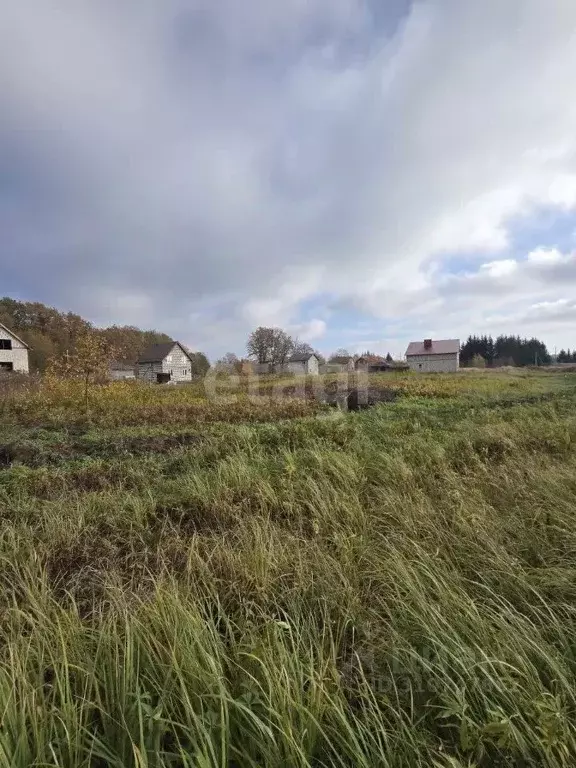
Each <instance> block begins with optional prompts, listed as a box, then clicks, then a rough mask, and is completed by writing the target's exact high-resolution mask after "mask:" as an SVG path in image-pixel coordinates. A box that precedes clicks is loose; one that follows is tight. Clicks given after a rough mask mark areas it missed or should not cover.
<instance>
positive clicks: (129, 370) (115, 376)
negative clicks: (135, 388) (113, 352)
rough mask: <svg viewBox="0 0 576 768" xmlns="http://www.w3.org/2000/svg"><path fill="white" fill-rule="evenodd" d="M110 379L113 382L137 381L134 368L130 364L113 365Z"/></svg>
mask: <svg viewBox="0 0 576 768" xmlns="http://www.w3.org/2000/svg"><path fill="white" fill-rule="evenodd" d="M110 378H111V379H112V380H113V381H123V380H124V379H135V378H136V374H135V373H134V366H133V365H130V363H111V365H110Z"/></svg>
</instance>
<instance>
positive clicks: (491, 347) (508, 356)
mask: <svg viewBox="0 0 576 768" xmlns="http://www.w3.org/2000/svg"><path fill="white" fill-rule="evenodd" d="M551 362H552V358H551V355H550V353H549V352H548V349H547V347H546V344H544V342H543V341H540V340H539V339H536V338H531V339H526V338H520V336H504V335H502V336H497V337H496V339H493V338H492V336H469V337H468V338H467V340H466V341H465V342H464V344H462V346H461V348H460V364H461V365H473V366H475V367H479V366H482V365H486V366H487V367H496V366H500V365H514V366H526V365H550V363H551ZM559 362H560V361H559Z"/></svg>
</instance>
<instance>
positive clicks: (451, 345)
mask: <svg viewBox="0 0 576 768" xmlns="http://www.w3.org/2000/svg"><path fill="white" fill-rule="evenodd" d="M459 351H460V339H438V340H437V341H436V340H433V341H432V346H431V347H428V348H426V347H425V346H424V341H411V342H410V344H408V349H407V350H406V357H409V356H410V355H454V354H456V352H459Z"/></svg>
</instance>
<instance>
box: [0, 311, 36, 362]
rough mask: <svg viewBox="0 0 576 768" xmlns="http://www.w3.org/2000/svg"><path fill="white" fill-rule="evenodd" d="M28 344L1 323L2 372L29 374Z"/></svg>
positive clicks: (0, 353)
mask: <svg viewBox="0 0 576 768" xmlns="http://www.w3.org/2000/svg"><path fill="white" fill-rule="evenodd" d="M28 349H29V347H28V344H26V343H25V342H23V341H22V339H20V338H18V336H16V334H15V333H14V332H13V331H11V330H9V329H8V328H6V326H5V325H2V323H0V371H15V372H17V373H28V372H29V367H28Z"/></svg>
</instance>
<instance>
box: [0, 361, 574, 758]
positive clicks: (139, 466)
mask: <svg viewBox="0 0 576 768" xmlns="http://www.w3.org/2000/svg"><path fill="white" fill-rule="evenodd" d="M468 375H471V374H463V376H468ZM472 376H474V375H473V374H472ZM480 376H485V379H483V381H495V380H496V381H500V380H499V379H495V378H494V376H493V375H492V374H488V373H486V374H478V377H480ZM512 378H513V377H512V375H510V376H507V377H506V382H509V380H511V379H512ZM517 378H518V379H519V380H521V385H520V387H510V386H509V385H508V383H507V384H506V386H504V385H502V384H501V383H498V384H495V385H494V387H493V388H492V389H490V388H487V389H482V390H480V389H477V390H475V391H471V390H470V389H467V388H466V387H463V385H462V384H461V383H460V378H457V379H456V381H457V382H458V383H456V384H454V382H453V381H451V380H450V379H449V378H448V377H440V378H439V381H440V384H438V381H437V383H436V384H435V385H434V386H437V387H442V386H445V387H446V390H447V391H448V392H450V394H449V396H447V397H444V396H433V395H430V394H427V395H426V396H422V395H414V396H412V395H410V394H405V396H404V397H402V398H400V399H399V400H397V401H396V402H395V403H393V404H385V405H382V406H378V407H376V408H373V409H370V410H368V411H364V412H362V413H359V414H349V415H346V416H344V415H341V414H339V413H337V412H335V411H332V410H330V411H322V412H320V413H319V414H318V415H316V416H314V415H309V416H304V417H293V414H290V416H291V418H287V419H280V420H275V421H268V422H265V421H260V420H259V419H254V418H252V417H251V416H250V418H249V419H248V420H246V421H245V422H244V423H241V422H239V423H226V422H225V421H213V422H209V423H202V424H200V423H188V424H161V423H158V422H157V420H154V419H151V420H150V421H149V422H147V423H146V424H145V425H140V426H138V425H134V426H130V423H131V422H129V423H128V424H127V425H124V426H121V427H120V426H115V425H113V424H107V423H106V421H105V420H104V421H102V422H100V423H98V422H97V423H95V424H93V425H85V426H83V427H82V428H75V429H68V428H67V427H66V425H65V424H64V425H62V426H60V424H59V422H58V420H56V419H51V418H50V414H49V413H48V418H47V419H46V418H44V419H43V423H42V424H39V425H35V426H30V425H29V421H28V418H26V419H23V420H21V421H18V420H17V419H14V418H11V423H10V425H8V424H6V426H5V428H4V429H3V434H2V435H1V439H0V443H1V444H2V446H3V447H4V448H6V447H7V446H9V449H10V454H9V459H10V461H9V462H6V465H5V466H4V467H3V468H2V469H0V587H1V589H0V768H3V767H4V766H6V768H8V767H9V768H19V767H20V766H62V767H64V766H65V767H66V768H72V767H76V766H86V768H88V767H89V768H108V767H110V768H111V767H112V766H114V767H116V766H117V767H118V768H120V767H121V766H138V768H140V767H143V766H147V767H150V768H152V767H154V768H160V767H161V766H162V767H163V766H199V767H203V766H206V767H208V766H210V767H212V766H220V767H222V768H224V767H226V768H240V767H241V768H244V766H246V767H247V768H252V767H256V766H266V767H269V768H277V767H285V768H292V766H301V767H302V768H304V767H306V766H318V767H320V766H350V768H352V767H353V766H361V767H364V766H365V768H374V767H378V766H382V767H383V768H384V767H394V768H396V767H400V766H401V767H402V768H404V767H406V768H412V766H422V768H424V767H426V768H428V767H429V766H437V767H440V766H441V767H442V768H449V767H450V768H457V767H461V766H468V767H471V766H476V767H477V768H480V767H481V768H484V767H485V768H488V767H491V766H502V767H504V766H550V767H554V768H555V767H556V766H566V767H568V766H572V765H574V762H575V761H576V643H575V641H574V637H575V636H576V635H575V630H576V450H575V446H576V409H575V406H576V387H575V385H574V384H575V380H574V377H554V376H549V377H546V376H544V375H540V374H534V375H528V376H521V377H517ZM444 382H446V383H445V384H444ZM482 386H483V387H486V385H485V384H483V385H482ZM455 388H460V389H459V391H460V390H462V391H460V394H459V395H458V396H455V395H454V394H453V390H454V389H455ZM170 397H173V395H170ZM178 397H182V395H178ZM149 405H150V404H149ZM150 407H151V406H150ZM265 407H268V406H265ZM235 413H236V412H235ZM282 413H283V412H282V411H281V410H279V411H277V412H276V413H275V414H274V415H275V417H276V418H278V417H279V416H280V415H281V414H282ZM268 414H269V415H270V411H268ZM234 419H235V415H234V414H233V416H232V421H233V422H234ZM0 450H2V448H1V447H0Z"/></svg>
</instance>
